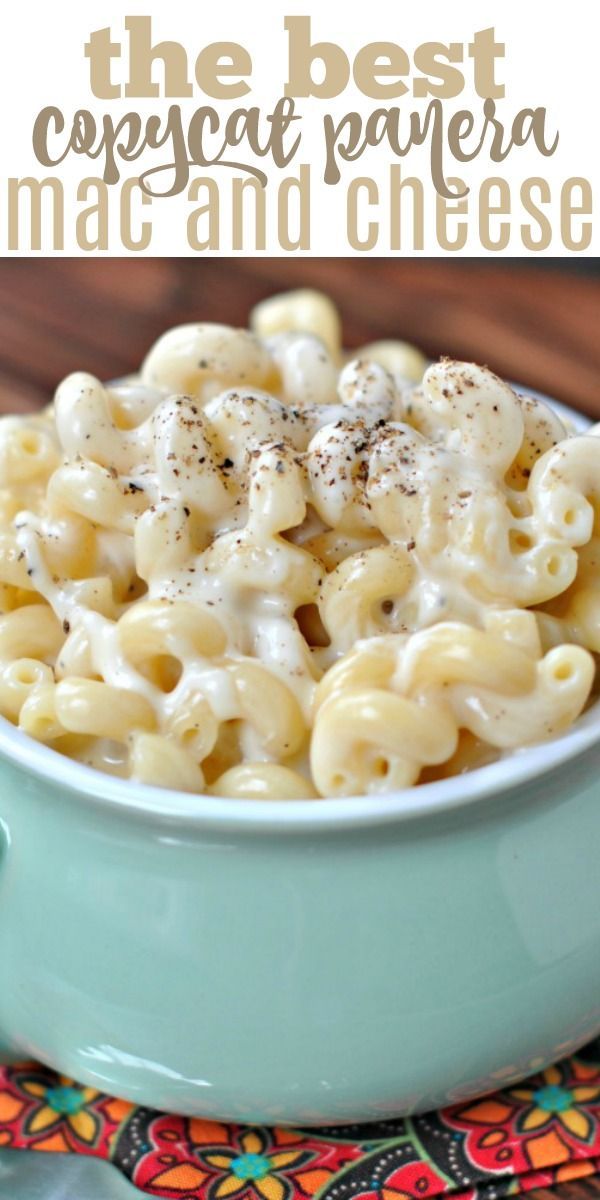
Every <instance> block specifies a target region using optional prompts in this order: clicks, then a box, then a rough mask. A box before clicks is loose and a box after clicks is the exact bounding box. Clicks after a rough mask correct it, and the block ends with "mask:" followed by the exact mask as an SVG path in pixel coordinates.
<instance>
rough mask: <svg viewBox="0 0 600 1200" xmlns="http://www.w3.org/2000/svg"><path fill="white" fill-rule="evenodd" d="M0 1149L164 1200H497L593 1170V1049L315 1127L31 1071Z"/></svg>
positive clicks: (4, 1087) (12, 1072)
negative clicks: (212, 1110)
mask: <svg viewBox="0 0 600 1200" xmlns="http://www.w3.org/2000/svg"><path fill="white" fill-rule="evenodd" d="M5 1147H10V1148H13V1149H19V1148H24V1149H29V1150H30V1149H34V1150H40V1151H62V1152H71V1153H78V1154H92V1155H94V1156H95V1157H97V1158H100V1159H106V1160H107V1161H110V1162H112V1163H113V1164H114V1166H116V1167H118V1168H119V1169H120V1170H121V1171H122V1172H123V1174H124V1175H126V1176H127V1177H128V1178H129V1179H130V1180H131V1181H132V1182H133V1183H134V1184H135V1185H136V1186H137V1187H138V1188H139V1189H140V1192H141V1193H142V1194H146V1195H148V1196H157V1197H159V1196H160V1197H163V1198H164V1200H175V1198H180V1200H312V1198H313V1197H315V1198H317V1200H428V1198H429V1197H431V1198H433V1197H436V1196H438V1197H439V1196H444V1195H451V1194H454V1195H455V1196H457V1197H458V1195H460V1200H485V1197H486V1196H488V1195H489V1194H490V1192H491V1191H493V1193H494V1195H495V1196H496V1197H498V1198H499V1200H500V1198H501V1197H504V1196H509V1195H510V1196H514V1195H516V1194H517V1193H519V1192H527V1191H530V1190H531V1189H532V1188H534V1187H544V1186H545V1187H548V1186H551V1185H552V1184H554V1183H558V1182H566V1181H569V1180H575V1179H582V1178H584V1177H586V1176H589V1175H592V1174H595V1173H597V1172H599V1171H600V1039H598V1040H597V1041H596V1042H594V1043H592V1044H591V1045H590V1046H588V1047H587V1048H586V1049H585V1050H584V1051H581V1052H580V1053H579V1054H577V1055H576V1056H573V1057H571V1058H567V1059H564V1060H563V1061H562V1062H560V1063H559V1064H558V1065H556V1066H553V1067H549V1068H548V1069H546V1070H544V1071H542V1072H541V1073H540V1074H538V1075H534V1076H532V1077H530V1078H529V1079H528V1080H526V1082H525V1083H520V1084H514V1085H513V1084H507V1085H506V1086H505V1087H503V1088H502V1090H500V1091H497V1092H495V1093H494V1094H493V1095H487V1096H484V1097H483V1098H481V1099H471V1100H464V1101H462V1102H460V1103H456V1104H453V1105H452V1106H451V1107H450V1108H446V1109H443V1110H442V1111H441V1112H437V1113H427V1114H425V1115H423V1116H418V1117H413V1118H410V1119H406V1120H397V1121H393V1120H391V1121H381V1122H378V1123H377V1124H375V1123H373V1124H370V1125H348V1126H345V1127H333V1128H327V1129H325V1128H321V1129H304V1130H302V1129H294V1130H292V1129H278V1128H272V1129H267V1128H264V1127H254V1126H252V1127H250V1126H238V1125H225V1124H223V1123H221V1122H219V1121H208V1120H200V1119H191V1118H190V1119H188V1118H184V1117H171V1116H168V1115H165V1114H163V1113H156V1112H153V1111H152V1110H150V1109H146V1108H139V1107H136V1106H134V1105H132V1104H128V1103H126V1102H125V1101H122V1100H117V1099H114V1098H113V1097H110V1096H107V1095H105V1094H104V1093H102V1092H98V1091H96V1090H95V1089H94V1088H90V1087H84V1086H83V1085H80V1084H78V1083H76V1082H75V1081H74V1080H72V1079H68V1078H66V1077H63V1076H58V1075H55V1074H54V1073H53V1072H52V1071H49V1070H46V1069H45V1068H43V1067H39V1066H35V1065H24V1066H16V1067H14V1066H11V1067H0V1148H5Z"/></svg>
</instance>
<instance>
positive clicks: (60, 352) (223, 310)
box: [0, 258, 600, 1200]
mask: <svg viewBox="0 0 600 1200" xmlns="http://www.w3.org/2000/svg"><path fill="white" fill-rule="evenodd" d="M306 285H311V286H316V287H319V288H322V289H324V290H326V291H328V292H330V293H331V295H332V296H333V297H334V299H335V300H336V301H337V302H338V304H339V306H340V309H341V311H342V315H343V319H344V329H345V336H346V342H347V344H348V345H349V346H353V345H357V344H358V343H359V342H360V341H362V340H366V339H371V338H374V337H384V336H400V337H403V338H406V339H408V340H409V341H414V342H416V343H417V344H418V345H420V346H421V347H422V348H423V349H424V350H425V351H426V352H427V353H428V354H430V355H431V356H432V357H433V356H437V355H439V354H449V355H452V356H456V357H459V358H467V359H475V360H477V361H480V362H486V363H488V364H489V366H491V367H493V368H494V370H496V371H498V372H499V373H500V374H503V375H505V376H506V377H508V378H511V379H518V380H519V381H521V382H522V383H524V384H529V385H530V386H531V387H535V388H538V389H539V390H540V391H545V392H548V393H549V394H551V395H553V396H555V397H556V398H558V399H560V400H563V401H565V402H567V403H570V404H572V405H574V406H575V407H578V408H581V409H582V410H583V411H585V412H588V413H590V415H592V416H595V417H596V418H597V419H600V279H588V278H586V277H584V276H581V275H576V274H573V275H571V274H570V273H568V272H566V271H565V270H563V269H560V270H558V269H557V270H554V271H553V270H548V269H543V270H542V269H541V268H538V267H535V266H529V265H524V264H522V263H515V262H511V263H506V262H502V261H497V262H491V263H488V262H487V261H482V260H471V261H469V260H467V261H465V260H461V261H441V260H434V259H428V260H420V261H419V260H408V261H407V260H397V259H373V258H369V259H367V260H364V261H361V260H357V259H312V260H308V259H289V260H288V259H286V260H282V259H272V258H263V259H236V260H233V259H199V260H198V261H197V262H196V261H193V260H190V259H174V260H173V259H166V258H165V259H93V260H91V259H90V260H86V259H52V260H49V259H10V260H5V261H4V262H3V263H2V264H0V411H4V412H11V411H16V410H19V409H20V410H26V409H33V408H36V407H38V406H39V405H40V404H43V403H44V402H45V401H47V400H48V399H49V398H50V397H51V395H52V392H53V391H54V388H55V387H56V385H57V383H58V382H59V380H60V379H61V378H62V377H63V376H64V375H66V374H67V373H68V372H69V371H72V370H75V369H77V370H86V371H92V372H93V373H94V374H97V375H98V376H100V377H101V378H104V379H109V378H115V377H117V376H119V375H122V374H124V373H126V372H128V371H131V370H132V369H133V368H134V367H136V366H137V364H138V363H139V362H140V359H141V358H142V356H143V354H144V353H145V351H146V349H147V348H148V346H149V345H150V343H151V342H152V341H153V339H154V338H156V337H157V336H158V334H159V333H161V332H162V331H163V330H164V329H165V328H167V327H168V326H169V325H173V324H176V323H178V322H182V321H196V320H211V321H224V322H227V323H231V324H240V325H243V324H245V323H246V317H247V313H248V309H249V307H250V306H251V305H252V304H255V303H256V301H257V300H260V299H262V298H263V297H264V296H267V295H269V294H270V293H272V292H273V291H277V290H284V289H286V288H290V287H299V286H306ZM530 1195H531V1196H532V1197H533V1200H536V1198H537V1200H557V1197H560V1198H561V1200H586V1198H590V1197H593V1198H594V1200H597V1197H598V1196H600V1180H598V1179H595V1178H594V1179H588V1180H584V1181H582V1182H579V1183H570V1184H562V1185H561V1186H560V1187H557V1188H555V1189H552V1190H540V1191H538V1192H532V1193H530Z"/></svg>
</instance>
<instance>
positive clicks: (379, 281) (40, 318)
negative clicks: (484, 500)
mask: <svg viewBox="0 0 600 1200" xmlns="http://www.w3.org/2000/svg"><path fill="white" fill-rule="evenodd" d="M306 285H312V286H316V287H319V288H323V289H325V290H327V291H328V292H330V293H331V294H332V296H333V297H334V299H335V300H336V301H337V302H338V304H339V306H340V309H341V311H342V315H343V319H344V330H345V340H346V343H347V344H348V345H349V346H354V345H357V344H359V343H360V342H361V341H363V340H365V339H367V338H373V337H382V336H390V335H392V336H397V337H403V338H406V339H408V340H410V341H414V342H416V343H417V344H418V345H420V346H421V347H422V348H423V349H424V350H425V351H426V352H427V353H428V354H430V355H431V356H432V357H435V356H437V355H439V354H449V355H452V356H455V357H459V358H466V359H474V360H476V361H478V362H485V363H488V364H489V365H490V366H491V367H493V368H494V369H495V370H496V371H498V372H499V373H500V374H504V375H505V376H506V377H507V378H511V379H516V380H519V381H520V382H522V383H523V384H526V385H529V386H531V387H535V388H538V389H539V390H541V391H545V392H547V393H548V394H550V395H553V396H555V397H556V398H558V399H560V400H564V401H566V402H567V403H571V404H573V405H574V406H575V407H578V408H581V409H582V410H584V411H586V412H588V413H590V414H591V415H593V416H595V417H596V418H600V279H599V278H586V277H585V276H582V275H579V274H575V273H570V272H568V271H565V270H564V269H556V270H552V269H550V270H549V269H541V268H540V267H536V266H529V265H524V264H523V263H522V262H519V261H518V260H511V261H510V262H506V261H504V262H503V261H502V260H497V261H493V262H488V261H487V260H477V259H475V260H464V259H463V260H461V261H448V260H440V259H421V260H406V259H405V260H400V259H389V258H386V259H377V258H368V259H360V260H357V259H323V258H321V259H301V258H297V259H293V258H292V259H285V260H283V259H273V258H259V259H223V258H221V259H198V260H190V259H166V258H162V259H152V258H150V259H10V260H4V262H2V263H0V409H1V410H2V411H4V412H9V411H11V410H12V411H14V410H16V409H27V408H33V407H36V406H37V405H39V404H42V403H43V402H44V401H46V400H47V399H48V398H49V396H51V394H52V392H53V390H54V388H55V387H56V384H57V383H58V381H59V380H60V379H61V378H62V377H63V376H64V375H66V374H67V373H68V372H69V371H72V370H76V369H77V370H88V371H92V372H93V373H94V374H97V375H99V376H100V377H101V378H104V379H109V378H111V377H112V378H114V377H115V376H118V375H120V374H123V373H124V372H127V371H130V370H132V368H134V367H135V366H136V365H137V364H138V363H139V361H140V359H141V358H142V356H143V354H144V353H145V351H146V349H147V348H148V346H149V345H150V343H151V342H152V341H153V339H154V338H156V337H157V335H158V334H159V333H161V332H162V331H163V330H164V329H165V328H167V327H168V326H169V325H172V324H174V323H177V322H181V321H190V320H212V321H225V322H228V323H230V324H245V323H246V319H247V313H248V309H249V308H250V307H251V305H252V304H254V303H255V302H256V301H257V300H259V299H262V298H263V297H264V296H266V295H269V294H270V293H272V292H273V291H276V290H281V289H286V288H290V287H298V286H306Z"/></svg>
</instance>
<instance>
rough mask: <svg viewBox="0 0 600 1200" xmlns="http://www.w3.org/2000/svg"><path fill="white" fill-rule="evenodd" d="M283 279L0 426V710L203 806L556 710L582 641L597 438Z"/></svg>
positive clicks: (372, 770)
mask: <svg viewBox="0 0 600 1200" xmlns="http://www.w3.org/2000/svg"><path fill="white" fill-rule="evenodd" d="M598 432H599V430H598V429H593V430H591V431H590V433H589V434H586V435H572V434H570V433H568V432H567V430H566V429H565V427H564V425H563V423H562V421H561V420H560V419H559V417H558V416H557V415H556V414H555V413H554V412H552V411H550V410H549V409H547V408H546V407H545V406H544V405H543V404H542V403H540V402H539V401H537V400H535V399H532V398H529V397H525V396H519V395H517V394H516V393H515V392H514V391H513V390H512V389H511V388H510V387H509V386H508V385H507V384H505V383H502V382H501V381H500V380H499V379H498V378H497V377H496V376H495V375H494V374H492V372H491V371H489V370H487V369H486V368H483V367H478V366H475V365H473V364H465V363H457V362H452V361H449V360H442V361H441V362H439V363H435V364H433V365H431V366H429V367H427V366H426V363H425V362H424V360H423V359H422V357H421V355H420V354H419V353H418V351H416V350H415V349H414V348H413V347H411V346H407V345H405V344H404V343H402V342H393V341H385V342H376V343H373V344H372V345H371V346H367V347H365V348H363V349H362V350H360V351H358V352H357V353H356V354H355V355H354V356H352V357H351V358H350V357H349V356H348V355H345V354H344V352H343V351H342V348H341V344H340V322H339V317H338V314H337V312H336V310H335V308H334V307H333V305H332V304H331V302H330V301H329V300H327V299H326V298H325V297H324V296H321V295H319V294H317V293H315V292H310V291H303V292H297V293H291V294H289V295H284V296H278V297H275V298H274V299H272V300H268V301H265V302H264V303H263V304H260V305H259V306H258V307H257V308H256V309H255V310H254V312H253V314H252V319H251V330H250V331H240V330H235V329H230V328H227V327H226V326H221V325H186V326H182V327H181V328H178V329H173V330H171V331H170V332H168V333H166V334H165V335H164V336H163V337H162V338H160V339H159V341H158V342H157V343H156V345H155V346H154V347H153V348H152V349H151V351H150V353H149V354H148V356H147V358H146V360H145V362H144V363H143V364H142V367H141V369H140V372H139V374H138V375H136V376H134V377H131V378H130V379H129V380H127V381H125V382H122V383H118V384H114V385H108V386H104V385H103V384H102V383H100V381H99V380H97V379H95V378H93V377H92V376H91V375H87V374H84V373H77V374H74V375H71V376H69V377H68V378H67V379H65V380H64V382H63V383H62V384H61V385H60V387H59V388H58V390H57V393H56V396H55V400H54V404H53V405H52V406H50V407H49V408H48V409H47V410H46V411H44V412H43V413H40V414H37V415H35V416H25V417H4V418H2V419H1V420H0V614H1V615H0V713H1V714H2V715H3V716H4V717H6V718H8V720H10V721H12V722H14V723H15V724H17V725H18V726H20V728H21V729H22V730H24V732H25V733H27V734H29V735H30V736H31V737H33V738H36V739H38V740H39V741H41V742H45V743H46V744H48V745H49V746H51V747H53V748H54V749H56V750H58V751H60V752H62V753H64V754H67V755H70V756H71V757H73V758H75V759H78V760H79V761H81V762H83V763H86V764H88V765H90V766H93V767H97V768H100V769H101V770H104V771H109V772H113V773H115V774H118V775H123V776H129V777H131V778H133V779H136V780H138V781H141V782H143V783H147V784H154V785H158V786H162V787H170V788H175V789H181V790H186V791H192V792H199V793H201V792H210V793H212V794H214V795H217V796H224V797H226V796H239V797H244V798H248V799H251V798H269V799H281V800H285V799H314V798H316V797H318V796H327V797H328V796H343V795H359V794H364V793H372V792H385V791H390V790H392V789H395V788H402V787H408V786H412V785H415V784H418V783H423V782H426V781H427V780H430V779H436V778H443V777H444V776H447V775H451V774H454V773H457V772H460V771H463V770H465V769H469V768H473V767H475V766H477V765H479V764H481V763H485V762H489V761H491V760H492V759H493V758H495V757H498V756H500V755H502V754H505V753H508V752H510V751H512V750H514V749H515V748H517V747H521V746H524V745H527V744H530V743H533V742H537V741H540V740H542V739H545V738H552V737H555V736H557V735H558V734H560V733H561V732H562V731H563V730H564V729H566V728H567V727H568V726H569V725H570V724H571V723H572V722H573V721H574V720H575V719H576V718H577V717H578V716H579V714H580V713H581V711H582V709H583V707H584V706H585V704H586V702H587V700H588V697H589V695H590V692H591V689H592V686H593V682H594V675H595V660H594V658H593V655H594V654H597V653H600V438H599V437H598Z"/></svg>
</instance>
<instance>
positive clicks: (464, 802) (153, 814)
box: [0, 384, 600, 832]
mask: <svg viewBox="0 0 600 1200" xmlns="http://www.w3.org/2000/svg"><path fill="white" fill-rule="evenodd" d="M511 386H512V387H514V389H515V390H516V391H517V392H519V393H521V394H522V393H525V394H526V395H531V396H535V397H536V398H538V399H540V400H542V401H544V402H545V403H546V404H549V405H550V406H551V407H553V408H554V409H556V410H557V412H558V413H559V415H562V416H566V417H567V418H569V420H571V421H572V422H573V424H574V425H575V427H576V429H577V431H579V432H584V431H585V430H586V429H587V428H589V427H590V426H591V424H592V421H591V420H590V419H589V418H588V417H586V416H584V415H583V414H581V413H578V412H577V411H575V410H574V409H571V408H569V407H568V406H567V405H565V404H561V403H560V402H558V401H553V400H550V399H549V397H547V396H545V395H543V394H542V393H540V392H537V391H535V390H534V389H533V388H529V387H527V388H525V387H523V385H522V384H511ZM597 741H600V698H599V699H598V700H596V701H595V702H594V703H593V704H592V705H590V707H589V709H587V711H586V712H585V713H583V715H582V716H581V717H580V718H579V719H578V720H577V721H576V722H575V723H574V725H572V726H571V727H570V728H569V730H568V731H567V732H566V733H563V734H561V735H560V736H559V737H558V738H553V739H552V740H551V741H547V742H540V743H537V744H535V745H533V746H528V747H525V748H523V749H518V750H515V751H513V752H511V753H510V755H507V756H506V757H503V758H500V759H498V760H497V761H496V762H493V763H489V764H487V765H486V766H483V767H478V768H476V769H475V770H473V771H468V772H465V774H463V775H455V776H452V777H451V778H449V779H441V780H437V781H435V782H433V783H425V784H421V785H419V786H418V787H411V788H404V789H401V790H397V791H393V792H386V793H380V794H371V795H367V796H348V797H343V798H336V799H322V798H320V799H316V800H255V799H252V800H245V799H239V798H238V799H235V798H226V797H221V796H211V795H207V794H204V793H189V792H179V791H174V790H171V789H168V788H160V787H153V786H151V785H148V784H142V783H137V782H135V781H134V780H131V779H122V778H120V777H118V776H113V775H108V774H104V773H103V772H101V771H98V770H96V769H94V768H92V767H87V766H85V765H84V764H83V763H79V762H76V761H75V760H73V759H70V758H68V757H67V756H66V755H63V754H60V753H59V752H58V751H56V750H53V749H52V748H51V747H50V746H45V745H43V744H42V743H40V742H36V741H35V740H34V739H33V738H30V737H29V736H27V735H26V734H24V733H23V732H22V731H21V730H19V729H18V728H16V727H15V726H14V725H12V724H11V723H10V722H9V721H8V720H7V719H6V718H5V717H1V716H0V757H1V758H2V759H4V760H5V761H6V762H7V763H9V764H14V765H16V766H17V767H20V768H22V769H23V771H24V772H25V773H28V774H30V775H34V776H36V777H38V778H40V779H42V780H47V781H48V782H51V783H52V784H54V785H56V786H58V787H61V786H62V787H64V788H65V789H66V790H67V791H68V792H69V793H71V794H77V795H78V796H80V797H82V798H85V799H86V800H89V801H91V802H93V803H94V804H96V805H100V806H105V807H109V808H110V809H112V810H115V809H118V810H123V811H126V812H129V813H130V814H137V816H138V817H147V818H149V819H152V820H158V821H159V822H161V823H165V822H167V823H168V824H180V823H181V824H184V825H185V826H188V827H195V828H198V829H202V828H206V827H207V826H210V827H218V828H223V827H226V828H227V827H233V826H235V827H244V828H247V829H248V830H253V829H254V830H258V831H260V830H264V831H267V830H268V831H281V832H284V831H286V830H305V831H310V830H318V829H325V828H333V829H337V828H348V827H354V826H362V827H364V826H376V825H380V824H387V823H389V822H396V821H405V820H411V819H415V818H423V817H427V816H433V815H436V814H441V813H444V812H452V811H454V810H456V809H458V808H463V807H467V806H471V805H472V804H473V803H474V802H475V801H477V800H483V799H485V798H486V797H489V796H491V795H494V794H500V793H503V792H508V791H512V790H513V789H514V788H516V787H518V786H519V785H521V784H526V783H528V782H529V781H531V780H532V779H535V778H543V777H544V776H546V775H548V774H549V773H550V772H552V771H554V770H555V769H556V768H557V767H560V766H562V765H564V764H565V763H567V762H569V761H571V760H573V759H575V758H577V757H578V756H580V755H582V754H584V753H585V751H587V750H589V749H590V748H591V747H592V746H593V745H594V744H595V743H596V742H597Z"/></svg>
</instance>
